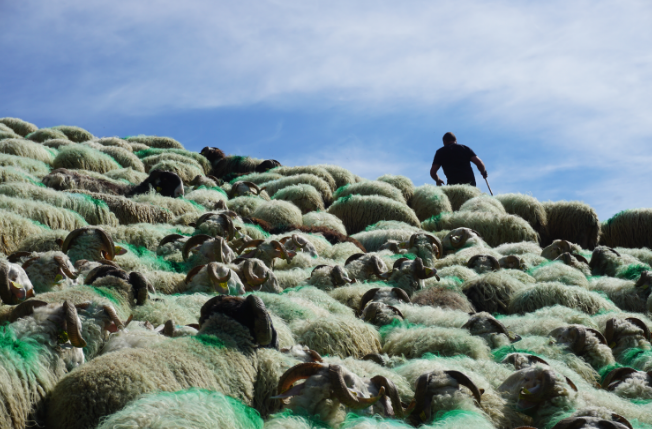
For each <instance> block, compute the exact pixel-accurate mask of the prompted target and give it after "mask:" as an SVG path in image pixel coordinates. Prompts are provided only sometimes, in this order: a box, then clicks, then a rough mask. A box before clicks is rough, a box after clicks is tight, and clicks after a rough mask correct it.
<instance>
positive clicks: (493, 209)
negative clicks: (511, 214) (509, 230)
mask: <svg viewBox="0 0 652 429" xmlns="http://www.w3.org/2000/svg"><path fill="white" fill-rule="evenodd" d="M458 211H460V212H483V213H490V214H495V215H506V214H507V212H506V211H505V208H504V207H503V205H502V204H501V202H500V201H499V200H498V199H497V198H494V197H490V196H488V195H479V196H477V197H473V198H471V199H469V200H467V201H465V202H464V204H462V205H461V206H460V208H459V210H458Z"/></svg>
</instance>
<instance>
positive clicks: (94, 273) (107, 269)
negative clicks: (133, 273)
mask: <svg viewBox="0 0 652 429" xmlns="http://www.w3.org/2000/svg"><path fill="white" fill-rule="evenodd" d="M106 276H114V277H119V278H121V279H123V280H129V277H128V276H127V273H126V272H124V270H122V269H121V268H116V267H114V266H112V265H100V266H99V267H95V268H93V269H92V270H90V272H89V273H88V274H87V275H86V277H85V278H84V284H85V285H92V284H93V283H94V282H95V280H97V279H99V278H102V277H106Z"/></svg>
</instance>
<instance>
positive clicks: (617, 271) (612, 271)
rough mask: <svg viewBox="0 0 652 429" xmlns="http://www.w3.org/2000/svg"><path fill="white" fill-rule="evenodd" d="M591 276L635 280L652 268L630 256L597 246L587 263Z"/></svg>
mask: <svg viewBox="0 0 652 429" xmlns="http://www.w3.org/2000/svg"><path fill="white" fill-rule="evenodd" d="M589 267H590V268H591V272H592V273H593V275H601V276H605V275H606V276H610V277H619V278H623V279H626V280H637V279H638V278H639V277H640V276H641V274H642V273H643V272H645V271H651V270H652V268H651V267H650V266H649V265H647V264H644V263H642V262H641V261H639V260H638V259H636V258H635V257H633V256H630V255H624V254H623V255H621V254H620V253H618V252H617V251H615V250H614V249H611V248H609V247H605V246H598V247H596V248H595V249H594V250H593V255H592V256H591V262H590V263H589Z"/></svg>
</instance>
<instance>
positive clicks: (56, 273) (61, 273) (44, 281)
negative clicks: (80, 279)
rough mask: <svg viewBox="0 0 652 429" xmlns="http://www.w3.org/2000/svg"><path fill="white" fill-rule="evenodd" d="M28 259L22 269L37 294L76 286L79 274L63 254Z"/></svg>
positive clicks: (52, 252)
mask: <svg viewBox="0 0 652 429" xmlns="http://www.w3.org/2000/svg"><path fill="white" fill-rule="evenodd" d="M28 258H29V259H28V260H26V261H25V262H23V264H22V267H23V269H24V270H25V273H27V276H28V277H29V279H30V281H31V282H32V285H33V286H34V291H35V292H37V293H41V292H49V291H51V290H55V289H63V288H66V287H71V286H74V285H75V284H76V282H75V280H76V279H77V276H78V275H79V274H78V273H76V271H75V267H74V266H73V265H72V263H71V262H70V259H69V258H68V257H67V256H66V255H65V254H64V253H63V252H57V251H51V252H45V253H42V254H36V255H34V254H32V255H30V256H28Z"/></svg>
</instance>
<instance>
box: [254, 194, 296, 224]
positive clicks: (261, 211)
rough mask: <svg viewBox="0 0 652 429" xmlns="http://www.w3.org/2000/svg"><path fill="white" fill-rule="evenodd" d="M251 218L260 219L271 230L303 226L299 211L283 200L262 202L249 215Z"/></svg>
mask: <svg viewBox="0 0 652 429" xmlns="http://www.w3.org/2000/svg"><path fill="white" fill-rule="evenodd" d="M251 217H252V218H256V219H261V220H263V221H265V222H267V223H269V224H270V225H271V226H272V227H273V228H285V227H296V226H301V225H303V218H302V215H301V210H300V209H299V208H298V207H297V206H295V205H294V204H292V203H289V202H287V201H283V200H273V201H267V202H263V204H261V205H259V206H258V207H256V209H255V210H254V211H253V212H252V213H251Z"/></svg>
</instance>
